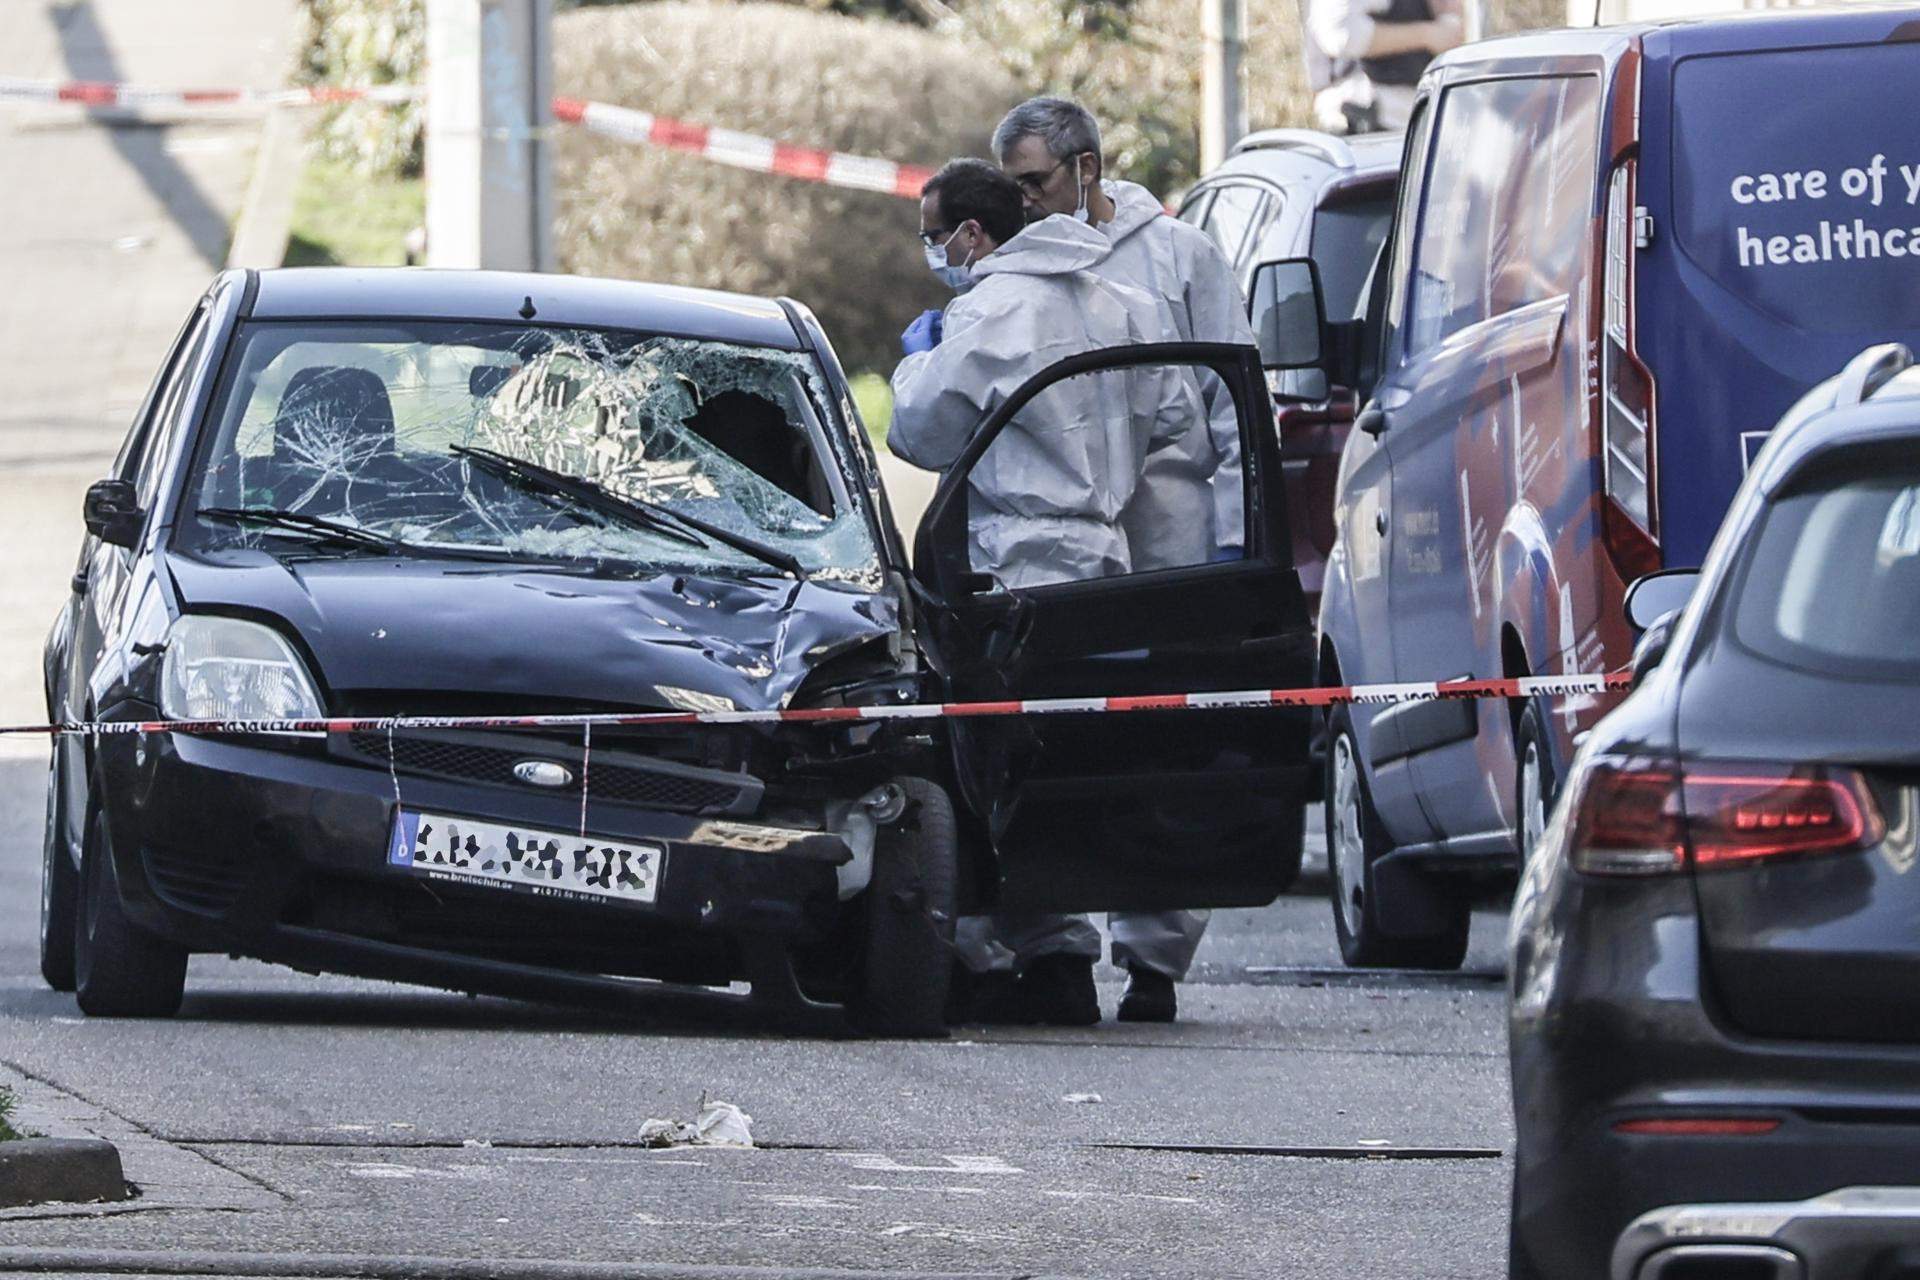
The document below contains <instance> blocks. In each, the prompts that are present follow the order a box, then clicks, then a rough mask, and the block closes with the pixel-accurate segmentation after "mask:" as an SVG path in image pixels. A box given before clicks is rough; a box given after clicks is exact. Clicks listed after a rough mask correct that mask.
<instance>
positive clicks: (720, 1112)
mask: <svg viewBox="0 0 1920 1280" xmlns="http://www.w3.org/2000/svg"><path fill="white" fill-rule="evenodd" d="M640 1141H641V1142H642V1143H644V1144H645V1145H647V1146H649V1147H751V1146H752V1145H753V1117H752V1116H750V1115H748V1114H747V1113H746V1112H744V1111H742V1110H741V1109H740V1108H738V1107H736V1106H734V1105H733V1104H732V1103H731V1102H708V1101H706V1100H705V1099H702V1100H701V1102H700V1114H699V1115H697V1116H695V1117H694V1118H693V1121H692V1122H691V1123H688V1122H687V1121H684V1120H649V1121H647V1122H646V1123H645V1124H643V1125H641V1126H640Z"/></svg>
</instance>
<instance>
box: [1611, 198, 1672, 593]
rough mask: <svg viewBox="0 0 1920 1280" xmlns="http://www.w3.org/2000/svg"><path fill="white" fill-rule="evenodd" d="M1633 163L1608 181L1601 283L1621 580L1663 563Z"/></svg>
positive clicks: (1614, 545) (1614, 531) (1614, 539)
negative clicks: (1639, 303) (1639, 311)
mask: <svg viewBox="0 0 1920 1280" xmlns="http://www.w3.org/2000/svg"><path fill="white" fill-rule="evenodd" d="M1634 195H1635V192H1634V172H1633V165H1632V164H1631V163H1628V164H1623V165H1621V166H1620V167H1619V168H1617V169H1615V170H1614V171H1613V177H1612V179H1611V180H1610V181H1609V183H1608V185H1607V218H1606V263H1605V272H1604V278H1603V281H1602V285H1603V287H1602V291H1601V292H1602V295H1603V296H1602V301H1601V306H1602V315H1601V329H1602V340H1601V357H1600V361H1601V367H1600V437H1601V438H1600V459H1601V476H1602V483H1603V492H1604V495H1605V497H1604V503H1603V509H1602V513H1601V522H1600V523H1601V536H1602V537H1603V538H1604V539H1605V541H1606V545H1607V550H1608V551H1609V552H1610V553H1611V554H1612V556H1613V561H1614V564H1615V565H1616V566H1617V567H1618V568H1619V570H1620V575H1621V577H1623V578H1625V579H1627V580H1628V581H1632V580H1633V579H1634V578H1638V577H1641V576H1643V575H1645V574H1648V573H1651V572H1653V571H1654V570H1655V569H1658V568H1659V567H1660V544H1659V542H1658V540H1657V537H1656V534H1657V532H1658V525H1657V521H1658V518H1659V517H1658V512H1657V510H1656V504H1655V501H1654V492H1655V491H1654V447H1653V441H1654V435H1653V411H1654V387H1653V375H1652V373H1650V372H1649V371H1648V370H1647V367H1646V366H1645V365H1643V364H1641V363H1640V361H1639V359H1638V357H1637V356H1635V354H1634V350H1633V345H1634V344H1633V336H1632V335H1633V331H1634V322H1635V315H1634V311H1635V298H1634V272H1633V250H1634V244H1635V239H1636V236H1637V234H1638V228H1637V227H1636V225H1635V214H1634Z"/></svg>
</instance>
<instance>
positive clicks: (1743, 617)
mask: <svg viewBox="0 0 1920 1280" xmlns="http://www.w3.org/2000/svg"><path fill="white" fill-rule="evenodd" d="M1734 633H1735V635H1736V636H1737V637H1738V638H1739V640H1740V642H1741V644H1743V645H1745V646H1746V647H1747V648H1749V649H1752V650H1754V651H1756V652H1758V653H1760V654H1761V655H1763V656H1765V657H1768V658H1772V659H1773V660H1775V661H1777V662H1782V663H1785V664H1787V665H1789V666H1793V667H1799V668H1801V669H1804V670H1810V671H1815V672H1819V673H1822V674H1828V675H1838V676H1856V677H1864V678H1873V677H1882V678H1885V677H1893V678H1897V679H1902V680H1915V679H1920V462H1917V461H1916V460H1914V459H1913V458H1912V457H1910V456H1906V457H1902V456H1900V455H1898V454H1895V453H1891V452H1889V451H1882V450H1876V451H1874V454H1873V456H1870V457H1869V456H1861V457H1856V458H1855V459H1853V460H1851V461H1849V462H1847V463H1845V464H1841V465H1840V466H1838V467H1835V466H1831V465H1830V466H1828V467H1824V468H1822V473H1821V474H1820V475H1819V476H1817V477H1815V478H1814V479H1812V480H1811V481H1810V482H1805V483H1802V484H1801V485H1799V486H1798V487H1796V488H1794V489H1792V490H1790V491H1788V492H1787V493H1786V495H1785V496H1783V497H1780V498H1777V499H1776V500H1775V501H1774V503H1773V505H1772V509H1771V510H1769V511H1768V512H1767V515H1766V517H1765V519H1764V522H1763V523H1762V526H1761V528H1760V533H1759V537H1758V538H1756V539H1752V540H1751V541H1750V543H1749V550H1748V552H1747V567H1746V569H1745V571H1744V575H1743V578H1742V580H1741V582H1740V584H1739V589H1738V599H1737V603H1736V604H1735V607H1734Z"/></svg>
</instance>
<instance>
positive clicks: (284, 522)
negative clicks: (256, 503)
mask: <svg viewBox="0 0 1920 1280" xmlns="http://www.w3.org/2000/svg"><path fill="white" fill-rule="evenodd" d="M194 514H195V515H198V516H206V517H208V518H210V519H214V520H224V521H227V522H228V523H230V524H258V525H266V526H268V527H270V528H274V529H285V530H288V531H289V532H292V533H304V534H306V535H307V536H308V537H310V538H312V539H313V540H314V541H315V542H331V543H333V544H334V545H335V546H341V547H354V548H357V549H362V550H367V551H384V552H389V553H392V554H396V555H418V554H419V553H420V551H421V548H420V547H418V546H416V545H415V544H413V543H411V542H408V541H406V540H404V539H402V538H396V537H394V536H393V535H392V534H389V533H375V532H374V531H373V530H371V529H362V528H360V527H359V526H358V525H351V524H342V523H340V522H339V521H338V520H329V519H327V518H326V517H325V516H310V515H306V514H304V513H302V512H299V511H282V510H279V509H277V508H274V507H202V508H200V509H199V510H198V511H196V512H194Z"/></svg>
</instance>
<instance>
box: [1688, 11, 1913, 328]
mask: <svg viewBox="0 0 1920 1280" xmlns="http://www.w3.org/2000/svg"><path fill="white" fill-rule="evenodd" d="M1916 115H1920V75H1916V74H1915V72H1914V54H1913V46H1912V45H1910V44H1889V45H1862V46H1857V47H1843V48H1832V49H1791V50H1778V51H1774V52H1768V53H1744V54H1730V55H1716V56H1713V57H1694V58H1688V59H1686V60H1684V61H1682V62H1681V63H1680V64H1679V67H1678V68H1677V70H1676V72H1675V75H1674V102H1673V165H1674V173H1673V192H1674V210H1673V218H1674V223H1675V227H1676V229H1677V232H1678V236H1679V242H1680V246H1681V248H1682V249H1683V250H1684V251H1685V253H1686V255H1687V257H1689V258H1691V259H1692V260H1693V261H1694V262H1695V263H1697V264H1698V265H1699V266H1700V267H1701V268H1702V269H1703V270H1705V271H1706V272H1707V273H1708V274H1709V275H1711V276H1712V277H1713V278H1714V279H1715V280H1716V281H1717V282H1718V283H1719V284H1720V285H1721V286H1722V287H1724V288H1726V289H1728V290H1729V291H1731V292H1732V293H1733V294H1734V295H1735V296H1736V297H1739V298H1741V299H1743V300H1745V301H1746V302H1748V303H1749V304H1751V305H1752V306H1754V307H1757V308H1759V309H1760V310H1761V311H1764V312H1766V313H1768V314H1769V315H1771V316H1772V317H1774V318H1775V319H1776V320H1780V321H1783V322H1786V323H1789V324H1792V325H1794V326H1795V327H1797V328H1801V329H1812V330H1820V331H1827V332H1834V333H1845V332H1865V331H1872V330H1877V329H1882V328H1887V327H1895V328H1909V327H1912V326H1914V325H1920V136H1916V134H1915V132H1914V127H1913V122H1914V119H1915V117H1916Z"/></svg>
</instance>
